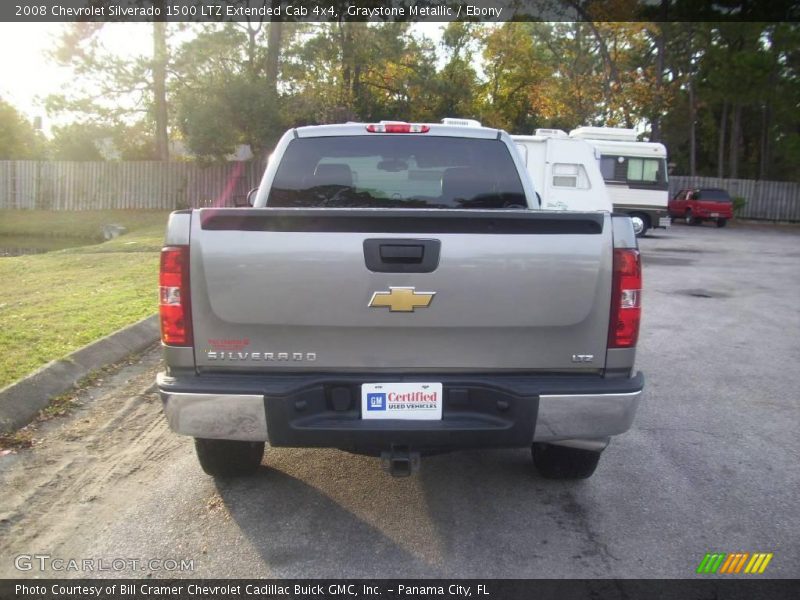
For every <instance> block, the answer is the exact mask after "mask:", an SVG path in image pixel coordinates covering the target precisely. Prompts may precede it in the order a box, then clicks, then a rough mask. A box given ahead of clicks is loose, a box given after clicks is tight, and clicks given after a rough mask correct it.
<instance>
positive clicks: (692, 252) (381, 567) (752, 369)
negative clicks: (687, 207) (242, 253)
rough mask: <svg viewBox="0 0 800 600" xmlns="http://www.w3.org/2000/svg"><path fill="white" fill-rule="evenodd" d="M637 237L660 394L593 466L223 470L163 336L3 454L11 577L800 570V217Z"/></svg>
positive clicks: (272, 454) (479, 457) (312, 460)
mask: <svg viewBox="0 0 800 600" xmlns="http://www.w3.org/2000/svg"><path fill="white" fill-rule="evenodd" d="M641 249H642V253H643V257H644V265H645V274H644V275H645V289H646V292H645V312H644V322H643V328H642V334H641V338H640V344H639V354H638V360H637V366H638V368H639V369H641V370H642V371H644V372H645V374H646V377H647V384H646V393H645V396H644V399H643V403H642V405H641V406H640V409H639V413H638V415H637V419H636V422H635V424H634V427H633V429H632V430H631V431H630V432H628V433H627V434H625V435H623V436H620V437H618V438H617V439H615V440H614V441H613V442H612V444H611V446H609V448H608V449H607V450H606V452H605V454H604V456H603V458H602V460H601V463H600V466H599V468H598V470H597V472H596V473H595V475H594V476H593V477H592V478H591V479H588V480H586V481H580V482H554V481H549V480H545V479H542V478H541V477H540V476H538V475H537V474H536V473H535V471H534V470H533V467H532V464H531V460H530V454H529V453H528V452H526V451H525V450H503V451H486V452H461V453H454V454H449V455H443V456H437V457H430V458H426V459H424V460H423V464H422V469H421V471H420V472H419V473H418V474H417V475H415V476H413V477H410V478H407V479H392V478H391V477H389V476H388V475H386V474H384V473H383V472H382V471H381V469H380V466H379V461H378V459H374V458H366V457H361V456H353V455H350V454H346V453H343V452H339V451H334V450H297V449H274V450H271V449H268V451H267V454H266V455H265V459H264V463H263V466H262V469H261V471H260V472H259V473H258V474H257V476H256V477H254V478H252V479H248V480H241V481H232V482H225V483H219V484H216V483H215V482H214V481H213V480H212V479H210V478H208V477H207V476H205V475H204V474H203V473H202V472H201V470H200V468H199V466H198V465H197V463H196V461H195V458H194V454H193V448H192V443H191V441H190V440H188V439H186V438H179V437H177V436H174V435H172V434H171V433H170V432H169V431H168V430H167V427H166V423H165V421H164V419H163V417H162V416H161V413H160V407H159V402H158V400H157V398H156V395H155V394H154V392H153V388H152V383H153V376H154V374H155V372H156V371H157V370H158V369H159V354H158V350H157V349H152V350H151V351H149V352H147V353H145V354H144V355H143V356H142V357H141V359H140V360H138V361H135V362H134V364H131V365H128V366H126V367H124V368H123V369H122V370H120V371H119V372H118V373H116V374H115V375H113V376H108V377H106V378H105V379H104V381H103V382H102V383H101V384H99V385H97V386H94V387H92V388H91V389H89V390H87V391H86V392H85V393H84V394H82V397H81V400H82V402H83V403H84V405H83V406H82V408H80V409H79V410H77V411H76V412H75V414H74V415H72V416H71V417H68V418H66V419H60V420H55V421H51V422H49V423H48V424H46V425H44V426H42V427H41V428H40V431H39V432H38V433H37V436H38V437H39V438H40V442H39V443H38V444H37V446H35V447H34V448H33V449H32V450H24V451H20V452H19V453H17V454H14V455H8V456H5V457H3V458H0V484H2V486H1V487H0V576H2V577H18V576H25V577H34V576H43V575H45V574H53V572H52V571H50V572H48V573H42V572H40V571H38V570H37V569H36V568H35V567H34V568H33V569H31V570H30V571H19V570H18V569H17V568H16V567H15V566H14V557H16V556H18V555H20V554H27V555H33V554H37V553H38V554H47V555H50V556H51V557H60V558H65V559H68V558H77V559H81V558H105V559H108V560H109V561H110V559H112V558H124V559H131V558H137V559H152V558H156V559H181V558H183V559H192V560H193V561H194V562H193V570H189V571H186V572H182V573H181V572H165V571H163V570H158V569H157V568H156V567H154V566H153V565H149V566H144V568H139V567H137V569H136V570H130V569H123V570H122V571H119V572H105V573H101V575H104V576H117V575H118V576H143V575H152V576H154V577H163V576H197V577H199V576H202V577H365V578H372V577H544V578H551V577H556V578H558V577H648V578H649V577H658V578H661V577H665V578H672V577H676V578H682V577H691V576H693V574H694V571H695V568H696V567H697V565H698V563H699V562H700V560H701V559H702V558H703V555H704V554H705V553H706V552H711V551H716V552H741V551H744V552H772V553H774V558H773V559H772V562H771V563H770V564H769V567H768V569H767V571H766V573H765V575H764V576H768V577H797V576H798V575H800V567H798V565H800V541H799V540H800V509H798V498H800V469H798V464H800V436H798V427H799V426H800V402H799V401H798V400H799V399H798V396H799V395H800V392H798V390H800V374H799V373H800V365H798V360H800V228H798V227H773V226H739V227H737V226H731V227H728V228H725V229H717V228H715V227H712V226H708V225H706V226H701V227H688V226H685V225H683V224H682V223H679V224H676V225H675V226H673V227H672V228H670V229H669V230H667V231H664V230H657V231H656V232H655V233H653V234H651V236H649V237H648V238H645V239H643V240H642V241H641ZM58 574H63V575H66V576H72V577H79V576H92V575H97V573H85V572H84V573H81V572H65V573H58Z"/></svg>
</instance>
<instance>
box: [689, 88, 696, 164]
mask: <svg viewBox="0 0 800 600" xmlns="http://www.w3.org/2000/svg"><path fill="white" fill-rule="evenodd" d="M688 88H689V175H691V176H692V177H694V176H695V175H696V174H697V106H696V102H697V99H696V98H695V95H694V75H690V76H689V85H688Z"/></svg>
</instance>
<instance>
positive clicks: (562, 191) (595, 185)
mask: <svg viewBox="0 0 800 600" xmlns="http://www.w3.org/2000/svg"><path fill="white" fill-rule="evenodd" d="M511 139H513V140H514V143H515V144H516V146H517V150H519V152H520V154H521V155H522V160H523V162H524V163H525V168H526V170H527V171H528V175H530V177H531V179H532V180H533V184H534V186H535V187H536V192H537V193H538V194H539V195H540V198H541V207H542V208H543V209H545V210H570V211H608V212H611V211H612V205H611V199H610V197H609V195H608V191H607V190H606V186H605V184H604V182H603V176H602V174H601V173H600V168H599V162H598V161H599V157H600V155H599V154H598V153H597V152H596V151H595V149H594V147H593V146H592V145H591V144H589V143H587V142H585V141H584V140H580V139H573V138H570V137H569V136H568V135H567V134H566V132H564V131H561V130H560V129H537V130H536V132H535V134H534V135H512V136H511Z"/></svg>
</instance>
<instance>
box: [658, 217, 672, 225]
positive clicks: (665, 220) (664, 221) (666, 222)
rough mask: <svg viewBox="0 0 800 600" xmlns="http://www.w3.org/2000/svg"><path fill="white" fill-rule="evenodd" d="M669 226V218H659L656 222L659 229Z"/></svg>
mask: <svg viewBox="0 0 800 600" xmlns="http://www.w3.org/2000/svg"><path fill="white" fill-rule="evenodd" d="M670 225H672V219H670V218H669V217H661V218H660V219H659V220H658V226H659V227H669V226H670Z"/></svg>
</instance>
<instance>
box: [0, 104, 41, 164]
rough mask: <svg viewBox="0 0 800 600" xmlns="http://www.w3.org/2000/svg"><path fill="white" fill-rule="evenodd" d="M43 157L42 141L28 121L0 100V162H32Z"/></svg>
mask: <svg viewBox="0 0 800 600" xmlns="http://www.w3.org/2000/svg"><path fill="white" fill-rule="evenodd" d="M43 156H44V140H43V139H42V136H41V134H40V133H39V132H38V131H36V130H35V129H34V128H33V126H32V125H31V124H30V123H29V122H28V120H27V119H26V118H25V117H24V116H22V114H20V112H19V111H17V109H16V108H14V107H13V106H11V104H9V103H8V102H5V101H4V100H3V99H2V98H0V160H32V159H38V158H42V157H43Z"/></svg>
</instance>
